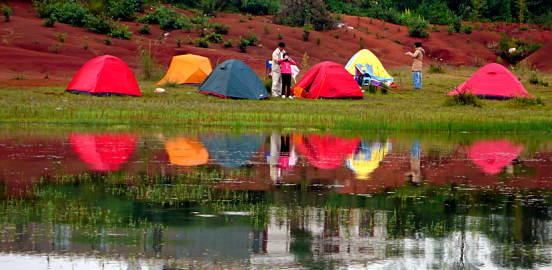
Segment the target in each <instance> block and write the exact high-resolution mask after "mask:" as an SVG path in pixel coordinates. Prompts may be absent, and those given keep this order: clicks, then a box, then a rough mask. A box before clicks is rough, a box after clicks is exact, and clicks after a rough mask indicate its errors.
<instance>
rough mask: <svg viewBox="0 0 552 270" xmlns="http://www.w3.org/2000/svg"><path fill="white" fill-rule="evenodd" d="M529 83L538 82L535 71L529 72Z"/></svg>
mask: <svg viewBox="0 0 552 270" xmlns="http://www.w3.org/2000/svg"><path fill="white" fill-rule="evenodd" d="M529 83H530V84H536V85H537V84H540V80H539V75H538V73H537V72H536V71H532V72H531V77H530V78H529Z"/></svg>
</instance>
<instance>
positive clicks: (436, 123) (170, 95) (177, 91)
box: [0, 67, 552, 132]
mask: <svg viewBox="0 0 552 270" xmlns="http://www.w3.org/2000/svg"><path fill="white" fill-rule="evenodd" d="M476 70H477V68H472V67H470V68H449V69H448V71H447V73H445V74H431V73H429V72H427V71H425V72H424V74H423V87H422V90H419V91H415V90H413V87H412V79H411V72H410V71H409V69H408V68H401V69H391V70H390V73H392V74H393V76H394V77H395V82H396V84H397V85H398V86H399V87H398V88H396V89H390V91H389V92H388V94H382V93H381V92H380V91H378V92H377V93H375V94H371V93H368V91H366V93H365V99H364V100H303V99H293V100H290V99H281V98H273V99H270V100H259V101H251V100H225V99H221V98H218V97H214V96H207V95H201V94H197V93H196V92H197V87H187V86H177V87H166V93H165V94H155V93H154V92H153V91H154V89H155V88H156V87H157V86H155V85H154V83H153V82H147V81H141V82H139V84H140V88H141V91H142V94H143V96H142V97H138V98H137V97H90V96H84V95H73V94H68V93H64V88H2V89H0V95H1V96H2V99H1V100H0V106H1V109H0V122H1V123H5V124H60V125H95V126H105V125H125V126H159V127H163V128H166V127H171V128H172V127H198V126H203V127H230V128H297V129H320V130H327V129H329V130H348V131H421V132H426V131H450V132H462V131H479V132H532V131H552V114H551V113H550V111H551V109H550V107H551V106H552V93H551V92H552V87H550V86H549V87H546V86H542V85H538V86H537V85H532V84H529V82H528V79H529V77H530V76H531V74H530V73H531V72H530V71H528V70H525V71H523V70H519V71H516V75H517V76H518V77H519V78H520V79H521V80H522V83H523V84H524V86H525V87H526V89H527V91H528V92H529V93H530V94H533V95H535V96H537V97H539V98H541V99H542V101H543V102H544V103H545V106H519V105H516V103H515V102H513V101H493V100H483V101H482V103H483V106H482V107H481V108H477V107H472V106H445V105H444V101H445V98H446V97H445V95H446V94H447V93H448V92H449V91H451V90H452V89H453V88H454V87H455V86H457V85H459V84H460V83H462V82H463V81H465V80H466V79H468V78H469V77H470V76H471V75H473V73H475V71H476ZM539 77H540V79H542V80H543V81H545V82H549V83H551V84H552V76H551V75H548V74H539ZM48 92H53V93H55V94H51V93H48Z"/></svg>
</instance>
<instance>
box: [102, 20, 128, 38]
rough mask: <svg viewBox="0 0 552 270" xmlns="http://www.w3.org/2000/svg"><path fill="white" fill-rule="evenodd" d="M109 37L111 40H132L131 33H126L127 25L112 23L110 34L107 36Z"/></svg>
mask: <svg viewBox="0 0 552 270" xmlns="http://www.w3.org/2000/svg"><path fill="white" fill-rule="evenodd" d="M107 35H108V36H109V37H112V38H118V39H131V38H132V32H131V31H128V25H126V24H124V23H122V24H117V23H114V25H113V27H112V28H111V32H109V34H107Z"/></svg>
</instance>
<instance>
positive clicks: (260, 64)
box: [0, 1, 552, 86]
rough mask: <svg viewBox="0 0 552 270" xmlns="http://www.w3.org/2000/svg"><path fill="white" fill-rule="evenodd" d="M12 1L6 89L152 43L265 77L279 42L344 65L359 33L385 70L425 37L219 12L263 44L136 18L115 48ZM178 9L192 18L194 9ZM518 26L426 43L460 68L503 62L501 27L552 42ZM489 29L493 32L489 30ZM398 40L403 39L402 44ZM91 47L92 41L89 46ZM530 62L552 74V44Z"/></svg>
mask: <svg viewBox="0 0 552 270" xmlns="http://www.w3.org/2000/svg"><path fill="white" fill-rule="evenodd" d="M9 6H10V7H11V8H12V10H13V13H12V16H11V20H10V21H9V22H5V21H4V20H3V18H2V20H1V21H0V37H1V42H0V86H2V85H3V86H7V85H13V86H50V85H56V86H65V85H67V83H68V81H69V80H71V78H72V77H73V76H74V75H75V73H76V72H77V70H78V69H79V68H80V67H81V66H82V65H83V64H84V63H86V62H87V61H88V60H90V59H92V58H94V57H96V56H98V55H103V54H111V55H115V56H117V57H119V58H121V59H122V60H123V61H125V62H126V63H127V64H128V65H129V66H130V67H131V68H132V69H133V70H134V72H135V73H136V74H137V75H139V74H138V73H139V70H138V67H137V54H138V53H137V51H138V50H139V49H140V48H146V47H151V48H152V49H153V51H155V52H156V56H157V58H158V59H159V61H160V63H161V64H164V65H168V64H169V63H170V60H171V58H172V56H175V55H180V54H186V53H193V54H198V55H203V56H206V57H209V58H210V59H211V63H212V65H213V66H214V65H216V64H217V63H221V62H222V61H225V60H228V59H232V58H235V59H240V60H242V61H245V62H246V63H247V64H248V65H249V66H251V67H252V68H253V69H254V70H255V72H257V74H258V75H260V76H264V74H265V60H266V59H269V58H270V56H271V53H272V51H273V50H274V48H275V47H276V44H277V43H278V42H280V41H281V42H285V43H286V45H287V47H286V50H287V51H288V53H290V55H291V56H292V57H293V58H294V59H295V60H296V61H297V62H299V63H301V62H302V57H303V55H304V54H305V52H306V53H307V54H308V64H309V66H313V65H314V64H316V63H319V62H321V61H326V60H329V61H334V62H337V63H340V64H342V65H345V64H346V63H347V61H348V60H349V58H350V57H351V56H353V54H355V53H356V52H357V51H358V50H359V49H360V37H362V38H363V41H364V45H365V48H367V49H369V50H371V51H372V52H373V53H374V54H376V56H378V57H379V58H380V60H381V62H382V63H383V65H384V66H385V67H386V68H391V67H396V66H408V65H410V63H411V59H410V58H409V57H407V56H405V55H404V53H405V52H406V51H412V48H411V44H413V43H414V42H415V41H417V40H419V39H416V38H411V37H408V36H407V29H406V27H404V26H399V25H394V24H390V23H385V25H384V24H383V23H382V22H381V21H379V20H372V22H370V19H369V18H362V17H361V18H360V20H358V19H357V17H355V16H343V22H344V23H345V24H347V25H348V26H349V27H353V28H354V29H349V30H346V28H341V29H335V30H330V31H323V32H316V31H311V34H310V40H309V41H303V40H302V34H303V31H302V29H300V28H296V29H295V28H292V27H287V26H282V25H276V24H271V23H269V21H270V19H271V16H263V17H257V16H255V17H254V18H253V20H251V21H247V22H239V20H238V14H226V13H220V14H219V15H220V16H219V17H217V18H213V19H212V20H211V21H212V22H221V23H224V24H228V25H231V29H230V32H229V34H228V35H227V36H225V37H224V40H227V39H232V40H234V41H236V40H237V39H238V36H243V37H245V36H246V35H247V33H249V32H252V33H256V34H257V35H258V36H259V37H260V41H259V42H258V44H260V46H259V47H249V48H248V50H247V53H241V52H239V49H238V48H236V47H235V46H234V47H232V48H229V49H225V48H224V46H223V45H222V44H211V45H210V47H209V48H207V49H203V48H198V47H194V45H191V44H187V42H186V41H187V40H188V38H187V37H188V36H190V37H191V38H192V39H195V38H196V37H198V36H199V35H198V34H197V33H195V32H194V31H192V32H191V33H186V32H184V31H181V30H175V31H172V32H170V33H169V34H168V35H167V36H166V37H165V38H164V39H162V40H161V41H158V40H157V37H158V35H159V33H164V32H163V31H162V30H160V29H159V28H157V27H156V26H152V28H151V29H152V30H151V34H148V35H141V34H139V33H138V28H139V27H140V26H137V25H136V23H133V22H125V23H126V24H128V25H129V28H130V30H131V31H133V33H134V36H133V37H132V39H131V40H118V39H113V38H111V40H112V41H113V43H114V45H113V46H107V45H105V44H104V42H103V40H102V38H105V37H106V36H104V35H99V34H95V33H92V32H90V31H88V30H86V29H83V28H76V27H72V26H68V25H65V24H61V23H56V24H55V26H54V27H53V28H47V27H44V26H43V25H42V24H41V23H42V19H40V18H38V16H37V13H36V10H35V9H34V7H33V5H32V3H30V2H23V1H10V3H9ZM179 11H180V12H184V13H186V14H188V15H189V12H187V11H183V10H179ZM264 24H266V25H267V26H268V27H269V29H270V32H269V33H268V34H265V32H264V28H263V25H264ZM517 27H519V26H518V25H513V24H512V25H506V24H499V25H497V24H483V25H482V28H481V29H482V31H474V32H473V33H472V34H471V35H468V34H453V35H449V34H448V33H447V31H446V26H441V29H442V30H441V32H431V36H430V37H429V38H424V39H422V40H421V41H422V42H423V44H424V45H423V47H424V48H425V49H426V52H427V54H428V56H430V57H431V58H437V57H440V58H442V59H443V61H444V62H445V63H449V64H451V65H455V66H458V65H474V64H476V63H478V64H485V63H489V62H494V61H496V59H497V56H495V55H494V54H493V53H492V52H491V51H490V50H488V49H487V47H486V44H487V43H488V42H489V41H498V39H499V38H500V35H499V34H497V33H494V32H507V33H508V34H509V35H511V36H515V37H524V38H525V39H533V40H542V38H543V37H544V38H547V39H548V40H551V41H552V32H550V31H542V30H533V31H522V32H517V31H514V29H516V28H517ZM366 28H367V29H368V30H367V31H366ZM487 29H489V30H488V31H483V30H487ZM359 30H361V31H359ZM278 31H280V32H281V33H282V34H283V39H281V40H280V39H278V34H277V33H278ZM59 33H67V35H66V41H65V42H64V43H61V42H60V40H59V39H58V38H57V37H56V36H55V34H59ZM335 34H339V39H336V38H335V37H334V35H335ZM376 34H377V36H376ZM317 36H319V37H320V38H321V40H322V42H321V44H320V45H317V44H316V37H317ZM176 39H181V40H183V41H184V43H186V44H183V45H182V47H181V48H179V47H177V45H176V42H175V40H176ZM468 39H469V41H468ZM399 40H400V42H401V43H402V44H398V43H397V42H398V41H399ZM395 41H396V42H395ZM53 44H58V45H61V46H62V47H61V49H60V50H59V52H58V53H53V52H52V50H50V49H49V47H50V46H52V45H53ZM85 44H87V46H88V48H87V49H86V50H85V49H84V46H85ZM527 59H528V61H530V63H531V64H532V65H533V67H534V68H538V69H539V70H540V71H544V72H552V61H550V59H552V43H550V42H548V43H547V44H546V45H545V46H544V47H542V48H541V49H540V50H539V51H537V52H535V53H534V54H532V55H531V56H529V57H528V58H527ZM429 61H431V60H430V59H429V58H426V60H425V61H424V62H425V63H426V64H427V63H429ZM300 68H301V64H300ZM19 76H24V77H25V80H12V79H13V78H15V77H19ZM45 78H48V79H45Z"/></svg>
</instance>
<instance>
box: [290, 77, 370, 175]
mask: <svg viewBox="0 0 552 270" xmlns="http://www.w3.org/2000/svg"><path fill="white" fill-rule="evenodd" d="M349 75H350V74H349ZM296 144H297V148H299V150H300V151H301V153H302V154H303V155H304V156H305V157H306V158H307V159H308V160H309V162H310V164H311V165H312V166H314V167H317V168H320V169H334V168H337V167H339V166H341V165H342V164H343V161H344V160H345V158H347V157H349V155H350V154H352V153H353V152H354V151H355V149H356V148H357V147H358V145H359V144H360V138H355V139H345V138H340V137H336V136H333V135H315V134H309V135H308V137H307V136H300V139H299V140H297V141H296Z"/></svg>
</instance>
